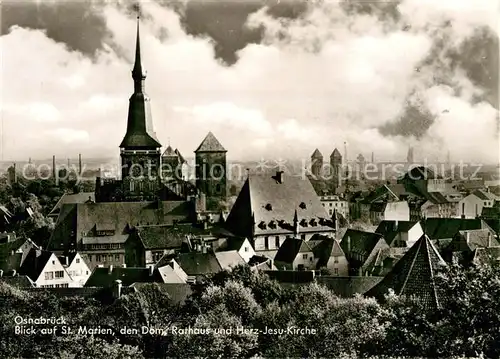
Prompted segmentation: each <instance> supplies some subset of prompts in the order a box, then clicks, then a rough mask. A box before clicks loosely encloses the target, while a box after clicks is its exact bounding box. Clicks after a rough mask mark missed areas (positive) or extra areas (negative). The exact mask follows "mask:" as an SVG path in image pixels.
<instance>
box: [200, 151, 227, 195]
mask: <svg viewBox="0 0 500 359" xmlns="http://www.w3.org/2000/svg"><path fill="white" fill-rule="evenodd" d="M195 161H196V170H195V172H196V188H197V189H198V190H199V191H201V192H203V193H205V194H206V195H207V197H217V198H222V199H225V198H226V197H227V188H226V187H227V162H226V153H225V152H201V153H196V158H195ZM218 171H220V172H218Z"/></svg>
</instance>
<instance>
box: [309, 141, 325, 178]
mask: <svg viewBox="0 0 500 359" xmlns="http://www.w3.org/2000/svg"><path fill="white" fill-rule="evenodd" d="M322 170H323V155H322V154H321V152H319V150H318V149H317V148H316V150H315V151H314V152H313V154H312V155H311V173H312V175H313V176H314V177H316V178H318V179H319V177H321V175H322V173H321V172H322Z"/></svg>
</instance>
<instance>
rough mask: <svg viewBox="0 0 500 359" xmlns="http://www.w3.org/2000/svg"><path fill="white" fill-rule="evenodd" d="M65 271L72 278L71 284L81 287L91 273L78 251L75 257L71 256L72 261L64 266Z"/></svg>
mask: <svg viewBox="0 0 500 359" xmlns="http://www.w3.org/2000/svg"><path fill="white" fill-rule="evenodd" d="M66 271H67V272H68V274H69V275H70V276H71V278H72V279H73V281H74V283H73V286H75V287H83V286H84V285H85V283H86V282H87V279H89V277H90V274H91V273H92V271H91V270H90V268H89V267H88V266H87V264H86V263H85V261H84V260H83V259H82V257H81V256H80V254H78V253H77V254H76V256H75V258H73V262H71V263H70V264H69V266H68V267H66Z"/></svg>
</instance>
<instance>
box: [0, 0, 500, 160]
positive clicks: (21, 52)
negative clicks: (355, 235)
mask: <svg viewBox="0 0 500 359" xmlns="http://www.w3.org/2000/svg"><path fill="white" fill-rule="evenodd" d="M453 3H454V4H457V2H456V1H454V2H453ZM459 5H460V6H459ZM381 6H382V5H381ZM447 6H448V7H447ZM450 8H451V9H452V10H450ZM492 9H494V6H491V5H490V2H487V1H483V2H470V1H468V2H467V1H465V0H464V1H461V2H460V4H458V5H457V6H455V5H446V4H444V3H440V5H436V3H435V2H430V1H418V2H417V1H414V0H405V1H403V2H402V3H400V4H399V5H398V6H393V8H392V10H393V11H397V12H398V14H399V15H398V16H392V17H388V16H386V12H382V11H375V10H373V11H358V12H354V13H353V12H352V10H349V11H347V10H346V8H345V6H344V4H339V3H337V2H324V3H322V4H311V5H309V6H308V8H307V9H306V11H305V12H304V13H303V14H302V15H301V16H299V17H298V18H295V19H291V18H276V17H273V16H272V15H270V14H269V12H268V9H267V8H263V9H261V10H259V11H257V12H256V13H254V14H252V15H251V16H250V17H249V18H248V21H247V26H248V27H249V28H252V29H260V30H261V31H262V35H263V41H262V42H261V43H260V44H248V45H247V46H245V47H244V48H243V49H242V50H240V51H239V52H238V53H237V57H238V61H237V62H236V63H235V64H234V65H232V66H227V65H225V64H223V63H221V62H220V61H219V60H218V59H216V57H215V49H214V47H215V43H214V41H213V40H211V39H210V38H207V37H199V36H198V37H195V36H192V35H189V34H187V33H186V31H185V29H184V27H183V24H182V21H181V18H180V17H179V15H178V13H176V12H174V11H172V10H170V9H168V8H165V7H163V6H160V5H159V4H157V3H154V2H145V3H144V6H143V13H144V17H143V19H142V20H141V45H142V55H143V65H144V67H145V68H146V70H147V73H148V77H147V79H146V91H147V93H148V94H149V95H150V97H151V101H152V115H153V121H154V126H155V130H156V132H157V134H158V136H159V138H160V141H161V142H162V143H164V144H165V145H166V144H167V138H169V139H170V142H171V144H172V146H174V147H177V148H179V150H180V151H181V152H182V153H183V155H185V156H190V155H191V154H192V151H193V150H194V149H196V147H197V146H198V145H199V143H200V142H201V140H202V139H203V138H204V137H205V135H206V133H207V132H208V131H209V130H211V131H213V132H214V134H215V135H216V137H217V138H218V139H219V140H220V141H221V143H222V144H223V146H224V147H225V148H226V149H227V150H228V151H229V152H228V156H229V157H230V158H233V159H257V158H259V157H262V156H264V157H269V156H270V155H273V156H278V157H287V158H290V157H298V156H300V157H301V158H303V157H305V156H309V155H310V153H311V152H312V150H314V148H315V147H319V148H320V149H321V150H322V152H323V154H324V155H325V156H326V155H329V154H330V153H331V151H332V150H333V148H334V147H339V149H341V148H342V147H343V145H342V144H343V142H344V141H347V143H348V145H349V153H350V158H355V156H356V155H357V153H360V152H361V153H363V154H364V155H365V157H366V158H369V153H370V152H371V151H375V152H376V157H377V158H379V159H382V158H385V159H404V158H405V157H406V150H407V147H408V145H409V144H412V145H415V144H417V145H418V146H417V151H418V155H419V156H420V157H425V156H428V157H430V156H433V155H439V154H442V153H446V151H447V150H450V152H451V154H452V156H453V157H454V158H455V159H458V158H461V159H464V160H473V159H475V160H481V161H498V154H497V153H496V152H495V151H494V150H493V149H495V148H496V146H497V145H498V133H497V132H496V131H497V121H498V112H497V110H496V109H495V108H493V107H492V106H491V105H490V104H489V103H488V102H486V101H485V100H484V93H485V89H483V88H481V86H478V85H477V84H475V83H473V82H472V81H470V79H469V78H468V75H467V73H466V72H464V71H463V70H461V69H460V68H459V67H457V66H456V65H454V64H453V60H452V59H450V58H449V56H448V55H449V51H450V49H451V48H454V49H460V46H461V44H462V43H463V42H464V41H466V40H467V39H470V38H471V37H473V36H475V34H476V33H477V31H476V29H478V28H484V27H486V28H488V29H489V31H493V30H494V29H493V27H494V24H493V22H492ZM449 10H450V11H449ZM95 11H102V14H101V15H102V17H103V19H104V20H105V26H106V28H107V34H108V35H107V37H106V38H105V40H104V41H105V44H104V45H103V46H102V49H100V50H99V51H97V53H96V54H95V56H93V58H92V59H90V58H88V57H86V56H84V55H83V54H82V53H81V52H78V51H74V50H71V49H70V48H67V47H65V46H64V45H62V44H61V43H57V42H54V41H53V40H51V39H50V38H48V37H47V36H46V34H45V33H44V32H43V31H40V30H29V29H25V28H21V27H13V28H11V30H10V32H9V33H8V34H6V35H4V36H2V37H1V38H0V42H1V43H0V46H1V47H2V49H3V50H4V51H3V59H2V60H3V64H2V66H3V67H2V68H3V70H2V77H3V83H4V84H9V85H8V86H7V87H6V86H3V93H2V116H3V120H4V124H5V127H4V129H5V136H7V137H9V136H16V139H15V142H14V141H11V140H9V141H6V143H4V146H3V148H4V151H5V154H4V157H5V158H20V157H21V158H22V157H24V158H27V157H29V156H33V153H37V154H38V155H43V156H46V157H49V156H50V155H51V154H53V153H54V154H56V155H59V156H67V155H68V154H70V153H73V152H74V154H75V155H76V154H77V153H78V152H82V153H84V154H85V155H87V156H89V157H90V156H97V155H105V156H117V154H118V148H117V146H118V145H119V143H120V141H121V139H122V136H123V135H124V133H125V129H126V122H127V121H126V119H127V110H128V98H129V96H130V94H131V92H132V90H133V86H132V79H131V74H130V71H131V69H132V61H133V52H134V49H135V19H134V17H133V16H132V14H130V13H127V11H126V9H124V8H123V6H117V5H116V4H114V3H113V4H109V5H107V6H105V7H104V8H103V9H102V10H97V9H96V10H95ZM470 14H474V16H471V15H470ZM426 19H427V20H426ZM221 21H223V19H222V20H221ZM495 31H496V30H495ZM446 39H453V41H449V42H448V41H444V40H446ZM457 51H458V50H457ZM408 107H411V108H414V109H416V110H417V111H420V113H422V114H425V116H427V117H428V121H427V122H426V123H427V124H426V126H425V128H424V129H423V130H422V131H421V133H419V134H414V137H412V136H411V135H412V134H411V133H410V134H409V135H406V134H401V133H400V132H401V131H399V132H398V131H394V133H391V134H387V133H384V131H381V130H380V129H381V128H383V127H384V126H396V125H395V124H400V123H402V124H404V123H408V120H407V118H406V117H407V116H406V115H407V113H408ZM19 109H22V111H21V110H19ZM444 110H447V112H445V113H443V111H444ZM397 126H399V125H397ZM471 126H472V127H474V129H473V130H470V128H471ZM38 134H45V136H43V135H42V136H40V135H38ZM36 135H38V136H36ZM33 138H38V139H37V140H35V141H34V140H33ZM464 143H466V144H464ZM35 151H36V152H35Z"/></svg>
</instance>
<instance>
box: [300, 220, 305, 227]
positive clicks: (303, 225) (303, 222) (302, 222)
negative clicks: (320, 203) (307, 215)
mask: <svg viewBox="0 0 500 359" xmlns="http://www.w3.org/2000/svg"><path fill="white" fill-rule="evenodd" d="M300 225H301V226H302V227H307V221H306V220H305V219H303V220H302V221H300Z"/></svg>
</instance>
